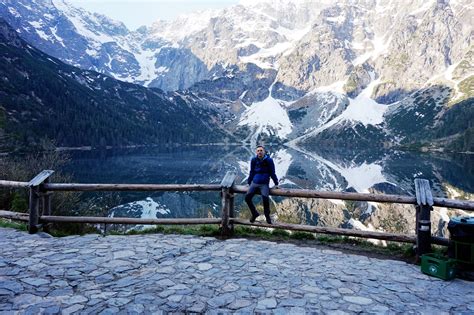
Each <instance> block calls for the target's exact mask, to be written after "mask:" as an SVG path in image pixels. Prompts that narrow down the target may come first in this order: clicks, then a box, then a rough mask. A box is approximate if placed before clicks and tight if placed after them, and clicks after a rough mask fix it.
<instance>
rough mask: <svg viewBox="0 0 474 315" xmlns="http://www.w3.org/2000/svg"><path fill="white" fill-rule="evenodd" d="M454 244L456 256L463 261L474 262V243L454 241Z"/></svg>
mask: <svg viewBox="0 0 474 315" xmlns="http://www.w3.org/2000/svg"><path fill="white" fill-rule="evenodd" d="M452 242H453V244H454V258H455V259H456V260H457V261H459V262H462V263H466V264H474V244H471V243H465V242H458V241H452Z"/></svg>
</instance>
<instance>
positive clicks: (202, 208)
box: [64, 146, 474, 218]
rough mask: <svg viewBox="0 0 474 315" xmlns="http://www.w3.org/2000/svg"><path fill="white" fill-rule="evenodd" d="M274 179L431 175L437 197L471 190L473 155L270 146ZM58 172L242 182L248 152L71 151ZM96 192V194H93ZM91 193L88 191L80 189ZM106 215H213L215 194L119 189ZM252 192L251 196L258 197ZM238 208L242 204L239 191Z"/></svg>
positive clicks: (341, 184)
mask: <svg viewBox="0 0 474 315" xmlns="http://www.w3.org/2000/svg"><path fill="white" fill-rule="evenodd" d="M267 149H268V150H269V151H270V155H271V157H272V158H273V160H274V161H275V166H276V173H277V176H278V178H279V179H280V185H281V186H283V187H288V188H302V189H315V190H323V191H358V192H369V189H370V191H373V190H374V189H375V191H376V192H382V193H390V194H402V195H413V194H414V184H413V180H414V178H425V179H428V180H429V181H430V184H431V187H432V190H433V194H434V196H435V197H448V196H449V197H452V196H451V194H452V193H453V192H455V191H457V192H467V193H474V156H473V155H465V154H456V155H447V154H433V153H430V154H421V153H415V152H401V151H378V152H375V151H367V152H363V151H349V150H338V151H334V150H332V151H331V150H317V151H312V152H308V151H304V152H301V151H298V150H295V149H292V148H288V147H284V146H282V147H268V148H267ZM70 154H71V157H72V160H71V162H70V163H69V164H68V165H67V166H66V167H65V168H64V171H65V172H67V173H70V174H72V176H73V179H74V181H75V182H78V183H156V184H195V183H196V184H210V183H220V181H221V180H222V178H223V176H224V174H225V173H226V172H227V171H229V170H233V171H236V172H237V174H238V175H237V176H238V177H237V183H245V179H246V177H247V174H248V170H249V160H250V158H251V157H252V156H253V150H251V149H250V148H245V147H241V146H186V147H183V146H179V147H162V148H158V147H153V148H138V149H120V150H104V151H73V152H70ZM98 194H100V193H98ZM84 196H85V197H87V196H89V195H88V194H85V195H84ZM120 197H121V205H117V206H118V207H116V208H114V209H113V211H112V212H111V215H114V216H131V217H170V218H172V217H208V216H219V208H220V197H219V193H218V192H191V193H175V192H170V193H164V192H157V193H152V192H151V193H150V192H121V193H120ZM258 199H259V198H258V197H256V201H258ZM236 208H237V212H239V211H242V210H243V209H245V211H247V210H246V207H245V205H244V204H243V198H242V196H241V195H239V196H238V198H237V200H236Z"/></svg>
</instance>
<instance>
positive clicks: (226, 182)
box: [221, 171, 237, 237]
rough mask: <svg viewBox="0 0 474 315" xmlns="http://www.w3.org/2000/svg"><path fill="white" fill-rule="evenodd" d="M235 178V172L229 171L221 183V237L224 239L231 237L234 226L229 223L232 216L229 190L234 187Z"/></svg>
mask: <svg viewBox="0 0 474 315" xmlns="http://www.w3.org/2000/svg"><path fill="white" fill-rule="evenodd" d="M236 177H237V174H236V173H235V172H232V171H229V172H227V173H226V174H225V176H224V178H223V179H222V181H221V201H222V208H221V217H222V223H221V235H222V236H224V237H229V236H231V235H232V233H233V230H234V226H233V224H232V223H231V222H230V218H232V217H233V216H234V194H233V193H231V192H230V189H231V187H232V186H233V185H234V182H235V178H236Z"/></svg>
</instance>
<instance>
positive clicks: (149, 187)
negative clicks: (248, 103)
mask: <svg viewBox="0 0 474 315" xmlns="http://www.w3.org/2000/svg"><path fill="white" fill-rule="evenodd" d="M0 187H11V188H26V187H28V183H27V182H16V181H5V180H0ZM247 189H248V186H243V185H234V186H232V189H231V190H232V192H236V193H241V194H244V193H246V192H247ZM44 190H50V191H220V190H221V186H220V185H219V184H167V185H163V184H75V183H70V184H69V183H68V184H66V183H65V184H59V183H54V184H44ZM270 194H271V195H273V196H282V197H302V198H322V199H338V200H353V201H374V202H383V203H386V202H388V203H401V204H416V197H415V196H401V195H385V194H368V193H351V192H332V191H315V190H308V189H285V188H280V189H271V190H270ZM433 201H434V206H439V207H447V208H455V209H462V210H470V211H474V202H473V201H469V200H455V199H448V198H433Z"/></svg>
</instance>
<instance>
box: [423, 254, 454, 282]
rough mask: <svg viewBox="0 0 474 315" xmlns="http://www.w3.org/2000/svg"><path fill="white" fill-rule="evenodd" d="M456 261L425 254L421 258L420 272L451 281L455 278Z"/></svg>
mask: <svg viewBox="0 0 474 315" xmlns="http://www.w3.org/2000/svg"><path fill="white" fill-rule="evenodd" d="M455 265H456V260H455V259H451V258H448V257H444V256H440V255H436V254H425V255H423V256H421V272H423V273H425V274H427V275H430V276H434V277H436V278H440V279H443V280H451V279H454V278H455V277H456V269H455Z"/></svg>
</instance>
